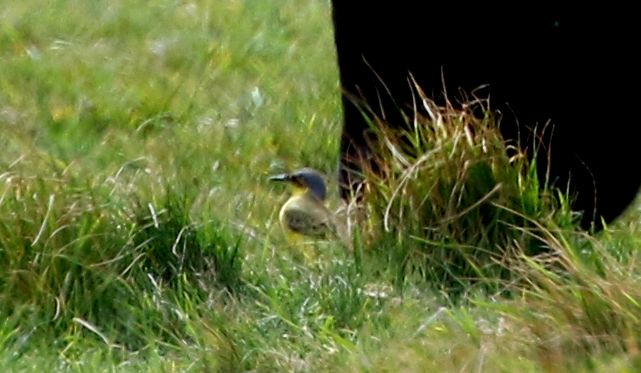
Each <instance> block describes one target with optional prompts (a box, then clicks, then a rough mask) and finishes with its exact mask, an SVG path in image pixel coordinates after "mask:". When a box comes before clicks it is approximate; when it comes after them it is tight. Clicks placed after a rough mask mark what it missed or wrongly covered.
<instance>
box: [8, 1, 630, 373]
mask: <svg viewBox="0 0 641 373" xmlns="http://www.w3.org/2000/svg"><path fill="white" fill-rule="evenodd" d="M435 110H436V109H435ZM439 110H440V109H439ZM441 113H442V114H443V115H444V118H446V120H445V121H444V123H445V127H443V128H444V130H443V131H441V132H438V131H436V132H434V131H432V132H431V131H430V130H428V129H427V127H425V128H423V127H421V128H417V129H416V130H415V131H414V132H412V133H410V134H401V135H399V134H393V133H385V135H386V136H389V138H390V140H391V143H392V144H396V145H395V146H398V147H399V148H400V147H401V146H408V147H409V149H408V148H405V149H404V150H402V151H401V152H396V153H391V152H389V149H390V148H387V150H385V151H382V152H381V154H382V156H383V157H386V159H387V160H388V161H389V162H388V164H390V165H391V166H390V168H389V169H387V170H386V171H385V172H386V176H387V177H386V179H385V180H381V179H377V178H376V177H375V176H374V175H369V177H370V181H371V185H372V186H373V189H372V190H370V191H368V194H367V197H368V198H367V199H366V200H367V208H368V209H367V212H368V213H369V214H370V215H369V217H368V218H367V219H366V220H364V221H361V225H360V227H361V229H360V230H358V234H357V235H356V237H355V240H354V242H355V246H354V252H349V251H346V250H345V249H344V248H343V247H342V246H341V245H338V244H336V243H332V242H318V243H315V244H313V245H312V246H311V248H310V249H311V250H313V251H315V252H316V254H317V255H315V256H314V259H311V260H303V259H302V257H301V255H299V253H298V252H297V250H298V249H299V248H298V247H296V246H292V245H291V244H289V243H288V242H286V240H285V239H284V237H283V235H282V232H281V230H280V227H279V226H278V221H277V212H278V209H279V207H280V204H281V203H282V202H283V201H284V199H285V198H286V193H285V190H284V189H281V188H280V187H278V186H276V185H272V184H269V183H268V182H267V181H266V179H267V176H268V175H269V174H271V173H274V172H280V171H283V170H289V169H293V168H297V167H301V166H310V167H314V168H317V169H319V170H321V171H323V172H325V173H326V174H327V175H328V179H329V180H332V179H333V176H334V175H335V168H336V164H337V159H338V139H339V134H340V123H341V109H340V100H339V87H338V73H337V69H336V64H335V54H334V49H333V41H332V29H331V13H330V8H329V4H328V2H326V1H312V0H308V1H280V0H279V1H259V0H256V1H252V0H245V1H241V0H229V1H224V2H220V1H219V2H205V1H193V2H176V1H164V0H163V1H157V2H154V3H153V4H151V5H145V4H143V3H138V2H131V1H109V2H80V1H76V2H69V1H49V2H47V3H46V5H43V4H42V2H39V1H34V0H25V1H20V2H11V3H8V4H5V6H3V7H1V9H0V134H1V135H0V147H1V148H2V152H0V371H3V372H4V371H7V372H10V371H79V372H100V371H131V372H140V371H143V372H144V371H149V372H157V371H160V372H174V371H195V372H200V371H259V372H262V371H353V372H384V371H397V370H400V371H409V372H412V371H413V372H424V371H506V372H509V371H532V372H535V371H558V372H564V371H637V370H639V369H641V353H640V351H641V290H639V289H641V286H640V285H641V284H640V282H641V264H639V259H640V257H639V254H638V252H637V248H638V247H639V244H640V243H641V225H640V224H639V223H638V221H639V213H638V211H637V209H636V208H632V209H631V210H630V211H629V212H628V214H627V215H626V216H624V217H623V218H622V219H621V220H620V221H618V222H617V223H616V224H614V225H612V226H611V227H608V229H606V230H605V231H604V232H601V233H600V234H598V235H592V236H590V235H587V234H584V233H582V232H580V231H578V230H577V228H576V227H575V226H574V224H573V222H574V221H575V219H576V217H575V216H574V215H572V214H570V213H569V211H567V202H566V201H564V200H563V199H562V198H561V199H559V197H562V195H560V194H557V193H556V192H555V191H554V190H551V189H548V188H547V187H546V186H545V185H541V184H540V183H539V182H538V181H537V178H536V175H535V174H533V173H532V172H530V171H528V170H531V169H532V167H531V165H529V164H527V162H525V161H524V160H523V159H518V158H517V159H509V158H507V156H505V153H504V149H503V146H502V145H501V143H500V139H499V138H497V137H496V136H497V135H496V132H495V127H493V126H495V123H494V122H493V120H492V118H491V116H488V117H487V118H485V119H483V120H479V121H474V120H470V119H466V120H463V121H461V120H460V117H459V116H457V115H456V114H457V113H456V112H454V111H448V110H444V111H442V112H441ZM448 115H449V116H448ZM448 118H449V119H448ZM457 118H459V119H457ZM423 123H427V124H430V123H432V124H433V121H430V119H429V118H428V119H426V120H425V121H424V122H423ZM466 125H467V126H472V127H473V128H474V130H475V131H474V132H473V135H472V138H471V139H470V141H468V139H467V138H466V136H467V135H466V133H465V130H464V129H465V126H466ZM429 128H434V127H429ZM406 135H408V136H410V137H409V139H410V140H411V141H409V142H408V141H397V137H398V136H406ZM419 139H423V140H427V141H418V140H419ZM457 139H458V140H457ZM400 144H404V145H400ZM425 144H427V145H425ZM425 154H433V158H431V159H433V160H438V161H434V162H426V161H425V160H424V159H423V158H422V157H423V155H425ZM398 157H401V158H402V159H401V158H398ZM403 157H404V158H403ZM430 157H432V156H430ZM422 159H423V160H422ZM508 165H509V166H508ZM414 176H416V177H414ZM332 181H333V180H332ZM499 184H500V185H501V187H500V188H499V189H496V190H495V187H496V186H497V185H499ZM332 188H334V189H333V190H336V189H335V185H332ZM452 191H454V192H452ZM336 195H337V193H334V195H333V196H332V198H333V200H332V201H331V204H332V206H333V207H338V206H339V201H338V200H337V198H336ZM425 196H429V197H430V198H429V199H425ZM388 207H389V208H388ZM425 227H430V228H432V229H429V230H425V229H424V228H425ZM525 254H536V255H525Z"/></svg>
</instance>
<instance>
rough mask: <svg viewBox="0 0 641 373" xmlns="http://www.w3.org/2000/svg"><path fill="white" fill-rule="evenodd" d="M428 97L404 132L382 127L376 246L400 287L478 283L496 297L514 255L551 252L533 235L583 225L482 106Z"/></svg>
mask: <svg viewBox="0 0 641 373" xmlns="http://www.w3.org/2000/svg"><path fill="white" fill-rule="evenodd" d="M421 98H422V103H423V108H422V110H420V111H418V110H417V111H416V113H415V116H414V117H413V118H408V119H407V123H409V125H408V126H406V127H405V128H390V127H389V126H386V125H384V121H382V120H379V119H376V120H375V121H374V123H373V126H372V128H373V129H374V131H373V132H374V133H375V135H374V137H375V138H376V139H377V141H376V144H377V145H376V151H375V152H374V153H375V154H376V156H375V159H374V162H373V163H374V164H375V165H376V166H375V167H373V168H372V170H368V171H366V172H365V177H366V180H367V184H368V185H369V187H368V188H366V190H365V192H364V194H365V199H366V202H367V204H368V206H369V211H370V216H369V218H368V219H369V222H370V228H371V230H370V233H369V236H370V237H369V241H370V242H374V245H373V246H374V247H375V248H376V249H377V250H383V251H384V252H385V253H387V255H388V257H389V258H390V259H391V260H392V262H393V263H395V264H396V265H397V267H398V268H399V269H398V278H399V280H403V278H405V276H407V275H408V274H410V273H419V274H420V275H421V276H422V277H423V278H425V279H427V280H429V281H430V282H433V283H435V284H439V286H441V287H442V288H444V289H447V290H449V291H450V292H452V291H454V290H455V289H464V288H467V286H468V285H470V284H471V283H474V282H478V281H481V282H482V283H484V284H485V285H490V286H491V287H492V288H494V289H495V290H496V289H498V288H499V287H501V286H502V285H501V284H502V282H503V281H504V280H506V279H507V278H509V277H510V274H511V273H512V271H511V270H510V268H509V266H508V265H507V263H508V261H509V258H511V257H514V255H515V253H516V252H515V251H518V252H521V251H523V252H524V253H526V254H528V255H537V254H541V253H543V252H545V251H547V249H548V248H547V247H546V244H545V243H544V242H542V240H539V239H537V235H536V234H535V233H533V231H536V230H538V229H539V228H541V227H558V226H563V227H571V226H572V224H573V222H575V221H576V218H577V217H576V216H574V215H573V213H571V212H570V209H569V206H568V203H567V202H568V199H567V198H565V197H564V195H563V194H562V193H560V192H558V191H557V190H555V189H553V188H551V187H549V186H548V185H546V184H545V183H543V182H541V181H540V180H541V178H540V177H539V175H537V165H536V161H535V160H534V161H530V160H529V159H530V158H528V157H527V156H526V154H525V153H524V152H523V151H522V150H521V147H520V146H519V145H520V144H508V143H507V142H506V141H505V140H504V139H503V137H502V136H501V132H500V128H499V122H500V120H499V118H497V116H496V115H495V114H494V113H492V112H491V111H489V110H488V109H487V108H485V107H484V105H483V102H482V101H475V102H471V103H468V104H466V105H462V107H461V108H460V109H456V108H454V107H452V106H450V105H448V106H446V107H439V106H437V105H435V104H434V103H433V102H431V101H430V100H428V99H427V98H426V97H421ZM479 112H482V113H483V115H482V116H479V115H478V113H479ZM374 168H375V169H374ZM366 235H367V234H366Z"/></svg>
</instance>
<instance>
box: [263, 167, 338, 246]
mask: <svg viewBox="0 0 641 373" xmlns="http://www.w3.org/2000/svg"><path fill="white" fill-rule="evenodd" d="M269 180H271V181H278V182H286V183H288V184H290V185H291V186H292V189H293V193H292V196H291V197H290V198H289V199H288V200H287V202H285V204H284V205H283V206H282V207H281V209H280V213H279V215H278V219H279V220H280V224H281V226H282V227H283V230H285V231H286V232H287V233H289V234H290V235H292V236H294V237H299V238H300V237H309V238H313V239H329V238H331V237H332V236H335V235H336V234H337V232H336V221H335V218H334V214H333V213H332V212H331V211H330V210H329V209H328V208H327V207H326V206H325V199H326V197H327V187H326V186H325V181H324V180H323V177H322V176H321V174H320V173H319V172H318V171H316V170H314V169H312V168H301V169H298V170H296V171H293V172H289V173H283V174H278V175H273V176H271V177H269Z"/></svg>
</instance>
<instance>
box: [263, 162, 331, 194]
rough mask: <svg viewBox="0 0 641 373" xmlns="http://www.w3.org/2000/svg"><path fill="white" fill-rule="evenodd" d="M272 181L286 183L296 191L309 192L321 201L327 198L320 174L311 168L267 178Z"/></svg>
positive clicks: (323, 181)
mask: <svg viewBox="0 0 641 373" xmlns="http://www.w3.org/2000/svg"><path fill="white" fill-rule="evenodd" d="M269 179H270V180H274V181H287V182H289V183H291V184H293V185H294V187H296V188H298V189H307V190H309V191H310V192H311V193H312V194H313V195H314V197H316V198H318V199H319V200H321V201H324V200H325V197H327V187H326V186H325V180H323V177H322V176H321V174H320V173H319V172H318V171H316V170H314V169H311V168H302V169H300V170H296V171H294V172H290V173H287V174H280V175H274V176H272V177H270V178H269Z"/></svg>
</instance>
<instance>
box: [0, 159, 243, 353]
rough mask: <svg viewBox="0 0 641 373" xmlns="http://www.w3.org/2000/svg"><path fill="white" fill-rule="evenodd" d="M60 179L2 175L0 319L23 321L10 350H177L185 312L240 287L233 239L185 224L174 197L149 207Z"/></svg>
mask: <svg viewBox="0 0 641 373" xmlns="http://www.w3.org/2000/svg"><path fill="white" fill-rule="evenodd" d="M58 171H59V170H57V169H56V168H55V166H43V167H41V169H40V172H39V175H33V174H27V173H26V172H23V171H19V170H16V171H10V172H6V173H4V174H2V175H0V262H2V263H3V265H2V266H1V267H0V317H1V318H6V319H7V320H21V322H20V323H17V324H16V325H17V326H16V328H15V330H14V331H13V332H12V333H13V336H12V337H11V338H8V342H9V343H13V342H17V341H20V340H22V339H24V338H27V336H32V335H37V334H40V335H49V336H62V335H65V336H66V337H65V341H64V342H63V341H62V340H61V339H57V341H59V342H60V343H63V344H64V343H67V344H69V345H71V344H73V343H72V342H71V341H73V340H75V337H72V336H77V337H80V336H90V337H94V338H96V339H97V340H98V341H101V342H102V343H106V344H107V345H109V346H112V347H113V346H119V347H127V348H132V349H138V348H141V347H144V346H145V345H148V344H149V341H150V340H155V341H156V342H158V343H168V342H172V341H173V342H176V341H180V340H183V339H184V338H187V337H188V335H189V331H188V330H187V328H186V325H187V321H188V320H187V319H186V318H185V317H186V316H185V315H186V310H185V309H183V308H185V307H186V308H191V307H195V305H196V304H205V303H206V302H205V300H207V299H208V298H209V297H210V295H212V294H214V293H218V292H221V291H226V292H228V293H229V292H233V291H235V290H236V289H237V288H238V287H239V286H240V272H241V269H242V267H241V265H242V257H241V256H240V240H239V238H238V237H236V236H235V235H233V234H232V233H231V231H230V230H229V229H228V227H227V226H226V225H225V224H224V223H223V221H222V220H219V219H216V218H215V217H210V218H209V219H208V220H207V221H199V220H198V219H199V218H200V217H192V216H190V214H189V211H190V209H191V205H190V204H189V202H188V201H187V200H186V199H185V198H182V197H180V193H179V192H177V191H169V192H167V193H166V196H165V197H164V202H162V203H161V204H159V206H156V207H153V206H154V204H153V203H152V202H145V200H146V199H147V198H146V197H144V196H136V195H135V194H134V195H131V196H119V197H115V196H113V195H111V194H110V193H111V192H112V190H111V189H110V188H109V187H105V185H106V183H104V182H103V181H102V180H100V179H99V178H95V179H92V180H87V179H84V178H83V179H81V178H77V177H76V176H75V175H74V172H73V170H70V169H67V170H65V172H58ZM47 172H48V173H49V175H50V176H43V175H47ZM162 200H163V199H161V201H162ZM150 335H154V338H148V336H150ZM12 341H13V342H12ZM163 341H164V342H163ZM61 348H65V346H61Z"/></svg>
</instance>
